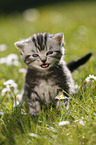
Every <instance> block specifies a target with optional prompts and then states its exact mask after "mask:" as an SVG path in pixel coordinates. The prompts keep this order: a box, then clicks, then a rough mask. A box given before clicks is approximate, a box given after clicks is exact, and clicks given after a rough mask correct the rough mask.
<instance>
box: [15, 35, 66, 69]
mask: <svg viewBox="0 0 96 145" xmlns="http://www.w3.org/2000/svg"><path fill="white" fill-rule="evenodd" d="M63 44H64V35H63V33H57V34H48V33H38V34H34V35H33V36H32V37H29V38H28V39H25V40H22V41H18V42H16V43H15V46H16V47H17V48H19V50H20V52H21V55H22V59H23V61H24V62H25V63H26V64H27V65H28V66H30V67H32V68H36V69H39V70H42V71H43V70H48V69H50V68H52V67H53V66H54V65H56V64H58V63H59V61H60V59H61V56H62V53H63V52H62V51H63V49H64V48H62V45H63Z"/></svg>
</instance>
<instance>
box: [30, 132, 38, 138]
mask: <svg viewBox="0 0 96 145" xmlns="http://www.w3.org/2000/svg"><path fill="white" fill-rule="evenodd" d="M28 135H29V136H32V137H36V138H40V137H39V136H38V135H37V134H34V133H28Z"/></svg>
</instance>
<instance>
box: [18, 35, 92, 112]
mask: <svg viewBox="0 0 96 145" xmlns="http://www.w3.org/2000/svg"><path fill="white" fill-rule="evenodd" d="M63 45H64V34H63V33H57V34H49V33H38V34H34V35H33V36H31V37H29V38H28V39H25V40H21V41H18V42H16V43H15V46H16V47H17V48H18V49H19V50H20V53H21V56H22V59H23V61H24V62H25V63H26V65H27V66H28V68H27V73H26V79H25V86H24V93H23V96H22V100H23V101H24V102H25V103H26V104H28V106H29V112H30V113H31V114H38V113H40V112H41V110H42V106H53V107H54V106H56V105H57V104H58V100H57V99H55V97H56V96H58V95H59V94H62V90H64V92H65V93H64V95H66V96H67V97H68V95H67V94H72V93H74V92H75V91H74V81H73V78H72V74H71V71H74V70H75V69H76V68H77V67H79V66H80V65H82V64H83V63H85V62H86V61H87V60H88V59H89V58H90V56H91V53H90V54H88V55H86V56H85V57H83V58H82V59H78V60H77V61H72V62H71V63H68V64H67V65H66V63H65V61H64V47H63ZM68 100H69V99H67V102H68Z"/></svg>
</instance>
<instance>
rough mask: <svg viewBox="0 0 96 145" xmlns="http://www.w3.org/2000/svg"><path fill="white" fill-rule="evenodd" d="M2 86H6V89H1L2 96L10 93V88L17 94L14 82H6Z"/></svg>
mask: <svg viewBox="0 0 96 145" xmlns="http://www.w3.org/2000/svg"><path fill="white" fill-rule="evenodd" d="M4 85H5V86H6V88H4V89H2V91H1V95H2V96H4V95H5V93H6V92H10V91H11V88H13V89H14V93H15V94H16V93H18V89H17V84H16V83H15V81H14V80H11V79H10V80H8V81H6V82H4Z"/></svg>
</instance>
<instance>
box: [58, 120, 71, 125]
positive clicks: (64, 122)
mask: <svg viewBox="0 0 96 145" xmlns="http://www.w3.org/2000/svg"><path fill="white" fill-rule="evenodd" d="M67 124H70V122H69V121H61V122H59V125H67Z"/></svg>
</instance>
